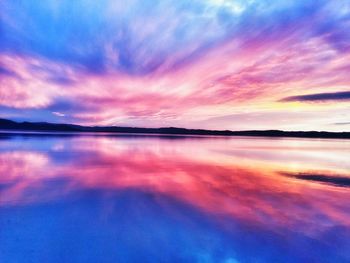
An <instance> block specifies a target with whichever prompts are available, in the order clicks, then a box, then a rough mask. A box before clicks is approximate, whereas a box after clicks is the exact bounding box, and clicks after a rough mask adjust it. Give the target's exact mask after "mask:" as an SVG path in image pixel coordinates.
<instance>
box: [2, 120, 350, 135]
mask: <svg viewBox="0 0 350 263" xmlns="http://www.w3.org/2000/svg"><path fill="white" fill-rule="evenodd" d="M0 130H15V131H16V130H17V131H50V132H109V133H147V134H170V135H217V136H263V137H300V138H341V139H350V132H324V131H321V132H319V131H280V130H250V131H229V130H203V129H185V128H174V127H168V128H136V127H118V126H80V125H73V124H56V123H47V122H14V121H11V120H6V119H0Z"/></svg>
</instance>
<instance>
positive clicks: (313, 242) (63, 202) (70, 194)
mask: <svg viewBox="0 0 350 263" xmlns="http://www.w3.org/2000/svg"><path fill="white" fill-rule="evenodd" d="M0 262H4V263H12V262H226V263H238V262H239V263H240V262H261V263H263V262H269V263H270V262H272V263H275V262H281V263H286V262H293V263H296V262H308V263H310V262H317V263H320V262H332V263H334V262H350V140H335V139H334V140H332V139H329V140H326V139H322V140H321V139H319V140H318V139H300V138H298V139H294V138H254V137H250V138H249V137H199V136H140V135H118V136H116V135H108V134H84V135H83V134H76V135H73V134H61V135H59V134H50V133H46V134H39V133H37V134H14V133H1V135H0Z"/></svg>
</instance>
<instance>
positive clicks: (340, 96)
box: [280, 91, 350, 102]
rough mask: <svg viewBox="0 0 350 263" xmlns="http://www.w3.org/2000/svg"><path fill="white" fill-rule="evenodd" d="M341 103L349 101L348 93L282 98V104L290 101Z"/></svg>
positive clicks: (349, 95)
mask: <svg viewBox="0 0 350 263" xmlns="http://www.w3.org/2000/svg"><path fill="white" fill-rule="evenodd" d="M339 100H340V101H342V100H350V91H339V92H331V93H317V94H308V95H299V96H290V97H286V98H283V99H282V100H280V101H282V102H291V101H302V102H303V101H306V102H307V101H311V102H312V101H321V102H325V101H339Z"/></svg>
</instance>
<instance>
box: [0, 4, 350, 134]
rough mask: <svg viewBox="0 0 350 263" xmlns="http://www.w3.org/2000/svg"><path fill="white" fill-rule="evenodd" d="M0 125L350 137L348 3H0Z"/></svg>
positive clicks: (349, 32)
mask: <svg viewBox="0 0 350 263" xmlns="http://www.w3.org/2000/svg"><path fill="white" fill-rule="evenodd" d="M0 117H1V118H8V119H13V120H18V121H23V120H26V121H49V122H61V123H76V124H84V125H118V126H141V127H164V126H177V127H187V128H204V129H231V130H246V129H283V130H329V131H350V0H336V1H329V0H303V1H302V0H283V1H276V0H128V1H112V0H99V1H96V0H74V1H72V0H45V1H40V0H38V1H35V0H33V1H30V0H22V1H20V0H0Z"/></svg>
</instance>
